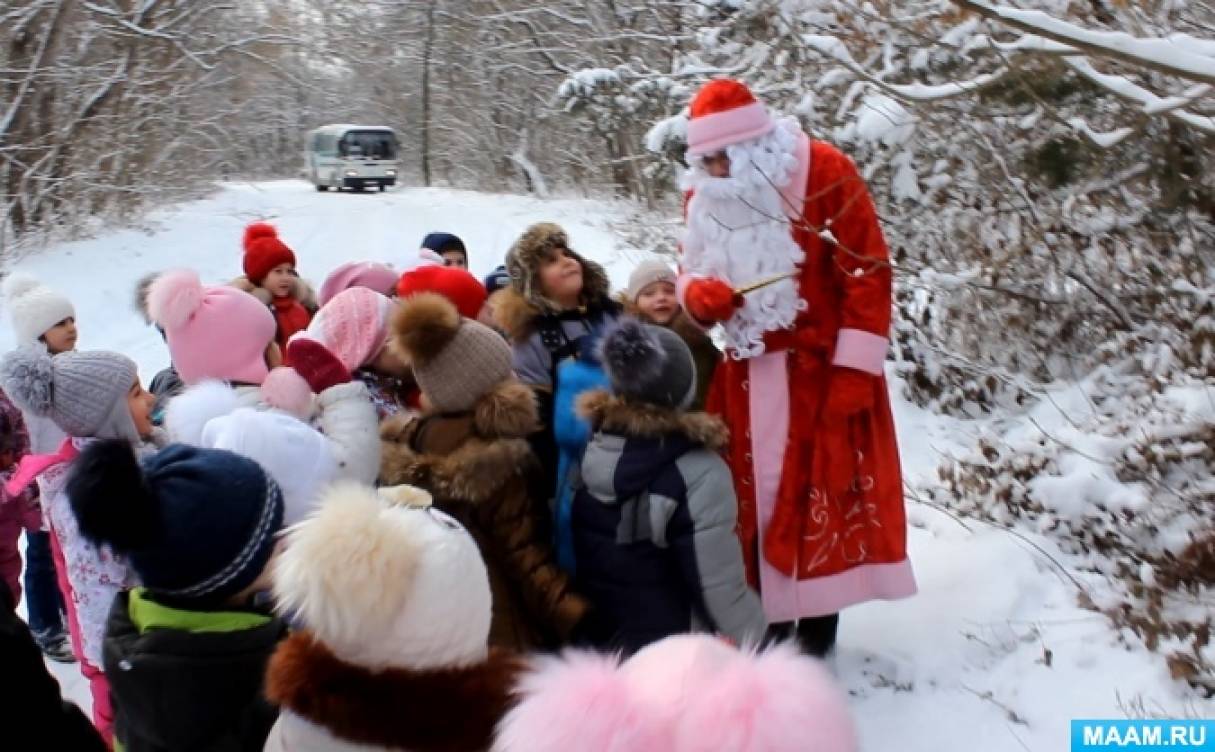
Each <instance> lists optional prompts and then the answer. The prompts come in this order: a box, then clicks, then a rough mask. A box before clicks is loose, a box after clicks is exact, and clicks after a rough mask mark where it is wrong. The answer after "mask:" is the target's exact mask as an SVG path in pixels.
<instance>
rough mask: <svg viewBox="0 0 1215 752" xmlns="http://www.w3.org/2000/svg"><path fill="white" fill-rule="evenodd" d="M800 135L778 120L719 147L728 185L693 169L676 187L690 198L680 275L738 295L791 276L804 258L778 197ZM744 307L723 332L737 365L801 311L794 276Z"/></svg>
mask: <svg viewBox="0 0 1215 752" xmlns="http://www.w3.org/2000/svg"><path fill="white" fill-rule="evenodd" d="M800 135H801V131H800V129H799V128H798V126H797V124H796V121H793V120H792V119H783V120H781V121H778V123H777V126H776V128H774V129H773V130H772V131H771V132H770V133H768V134H767V135H765V136H761V137H760V138H758V139H753V140H751V141H746V142H743V143H741V144H736V145H733V146H728V147H726V153H727V155H728V156H729V157H730V177H727V178H715V177H712V176H710V175H709V174H708V173H707V172H705V171H704V168H703V167H702V166H701V165H699V164H695V165H694V166H693V168H692V169H691V170H690V171H689V172H688V174H687V175H686V176H685V179H684V181H683V187H684V188H685V189H691V190H693V191H694V193H693V195H692V200H691V201H690V202H689V204H688V220H687V225H688V227H687V232H686V233H685V235H684V240H683V266H684V271H685V273H687V274H689V275H691V276H693V277H714V278H717V279H720V280H722V281H724V282H725V283H727V284H729V285H730V286H731V287H734V288H739V287H745V286H747V285H749V284H752V283H755V282H759V281H762V280H765V279H769V278H771V277H776V276H779V275H782V274H789V273H791V272H796V271H797V270H798V268H799V265H800V264H801V262H802V261H803V260H804V259H805V252H803V251H802V249H801V247H800V246H799V245H798V244H797V243H796V242H795V241H794V240H793V235H792V234H791V228H790V222H789V217H788V215H787V214H786V211H785V210H786V206H785V198H784V197H783V196H782V195H781V192H780V189H781V188H784V187H786V186H787V185H788V184H789V182H790V181H791V179H792V177H793V175H794V174H795V173H796V170H797V158H796V156H795V155H794V151H795V149H796V146H797V139H798V137H800ZM797 209H798V210H799V211H800V209H801V207H797ZM746 301H747V302H746V305H744V306H743V307H742V308H739V309H738V310H737V311H735V313H734V316H732V317H731V318H730V319H729V320H728V321H726V322H725V323H724V324H723V327H724V329H725V335H726V344H727V345H728V346H729V348H730V350H731V356H732V357H734V358H735V359H738V360H743V359H746V358H752V357H755V356H757V355H762V354H763V352H764V349H765V348H764V340H763V337H764V333H765V332H770V331H778V330H781V329H788V328H789V327H791V326H792V325H793V322H794V320H795V319H796V318H797V314H798V312H799V311H803V310H805V309H806V307H807V303H806V301H805V300H803V299H802V298H801V296H800V294H799V292H798V278H797V276H794V277H792V278H789V279H782V280H781V281H779V282H776V283H774V284H771V285H768V286H767V287H764V288H762V289H759V290H756V291H754V292H751V293H748V294H747V295H746Z"/></svg>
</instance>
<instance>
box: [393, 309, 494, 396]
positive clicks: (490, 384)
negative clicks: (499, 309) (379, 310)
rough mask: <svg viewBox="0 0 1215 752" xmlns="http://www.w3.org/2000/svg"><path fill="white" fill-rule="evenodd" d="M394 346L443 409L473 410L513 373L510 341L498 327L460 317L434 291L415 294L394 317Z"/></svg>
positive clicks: (426, 391) (418, 380) (429, 394)
mask: <svg viewBox="0 0 1215 752" xmlns="http://www.w3.org/2000/svg"><path fill="white" fill-rule="evenodd" d="M390 346H391V347H393V348H395V349H396V350H397V352H399V353H400V354H401V355H402V356H403V357H404V358H405V360H406V361H407V362H408V363H409V364H410V366H411V367H412V368H413V375H414V378H415V379H417V382H418V386H419V387H420V388H421V389H422V394H424V395H426V399H427V400H429V402H430V404H431V405H432V406H433V407H434V408H435V409H436V410H439V411H441V412H463V411H465V410H471V409H472V408H473V406H474V405H475V404H476V403H477V400H479V399H481V397H482V396H484V395H485V394H486V393H487V392H489V391H490V390H491V389H493V388H494V387H496V386H498V385H499V384H501V383H502V382H504V381H507V380H509V379H511V378H513V377H514V371H513V369H512V357H511V349H510V345H508V344H507V343H506V340H504V339H503V338H502V335H501V334H498V333H497V332H495V331H494V330H493V329H490V328H489V327H488V326H485V325H484V324H480V323H478V322H476V321H473V320H472V319H465V318H461V317H460V314H459V312H458V311H457V310H456V307H455V306H454V305H452V304H451V302H450V301H448V300H447V299H446V298H444V297H442V296H440V295H436V294H435V293H425V292H424V293H418V294H417V295H412V296H410V297H409V298H408V299H406V300H405V301H404V302H402V303H401V305H400V307H398V308H397V312H396V313H395V314H394V315H393V318H392V339H391V340H390Z"/></svg>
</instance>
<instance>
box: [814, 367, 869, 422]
mask: <svg viewBox="0 0 1215 752" xmlns="http://www.w3.org/2000/svg"><path fill="white" fill-rule="evenodd" d="M876 378H877V377H875V376H873V375H872V374H868V373H865V372H864V371H858V370H856V369H855V368H847V367H845V366H835V367H834V368H832V369H831V380H830V382H828V384H827V401H826V402H825V403H824V404H823V421H824V422H825V423H843V422H844V421H846V420H847V419H848V418H850V417H852V416H853V415H856V414H857V413H859V412H861V411H863V410H868V409H869V408H871V407H873V391H874V389H876V388H877V384H875V383H874V380H875V379H876Z"/></svg>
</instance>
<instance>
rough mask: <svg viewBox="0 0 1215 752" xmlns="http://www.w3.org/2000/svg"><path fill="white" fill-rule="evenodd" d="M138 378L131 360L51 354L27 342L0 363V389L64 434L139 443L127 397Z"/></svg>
mask: <svg viewBox="0 0 1215 752" xmlns="http://www.w3.org/2000/svg"><path fill="white" fill-rule="evenodd" d="M138 377H139V371H138V369H137V368H136V367H135V361H133V360H131V359H130V358H128V357H126V356H125V355H119V354H118V353H114V352H105V351H100V350H94V351H91V352H80V351H72V352H65V353H60V354H59V355H55V356H51V355H50V354H48V353H47V351H46V348H44V347H42V346H41V345H30V346H27V347H21V348H18V349H16V350H14V351H12V352H10V353H9V354H8V355H5V356H4V361H3V362H2V363H0V387H3V389H4V392H5V393H6V394H8V395H9V397H11V398H12V400H13V402H15V403H16V404H17V406H18V407H20V408H21V409H22V410H26V411H27V412H30V413H33V414H34V415H40V416H45V417H48V418H50V419H51V420H52V421H54V422H55V425H57V426H59V427H60V428H61V429H63V431H64V432H66V433H67V434H68V435H69V436H79V437H89V438H99V439H128V440H131V441H138V440H139V433H138V431H136V429H135V422H134V421H133V420H132V419H131V411H130V409H129V408H128V407H127V401H126V396H127V393H128V392H129V391H130V390H131V386H132V385H133V384H134V383H135V380H136V379H137V378H138Z"/></svg>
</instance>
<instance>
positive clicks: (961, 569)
mask: <svg viewBox="0 0 1215 752" xmlns="http://www.w3.org/2000/svg"><path fill="white" fill-rule="evenodd" d="M622 216H623V215H622V214H621V213H620V210H619V209H617V208H616V207H614V206H613V205H611V204H603V203H597V202H591V201H543V202H542V201H539V200H535V199H531V198H522V197H516V196H503V195H491V194H482V193H473V192H467V191H452V190H440V189H402V190H398V191H395V192H389V193H386V194H377V193H369V194H340V195H336V194H333V193H324V194H318V193H316V192H314V191H313V189H312V188H311V186H310V185H308V184H307V183H303V182H298V181H281V182H265V183H254V184H249V183H233V184H227V185H224V186H222V188H221V189H220V190H219V191H218V192H217V193H216V194H215V195H213V196H212V197H211V198H208V199H206V200H202V201H196V202H192V203H189V204H186V205H183V206H180V207H177V208H174V209H172V210H167V211H162V212H159V213H157V214H155V215H153V216H152V217H150V218H149V219H148V220H147V222H146V229H145V230H121V231H116V232H112V233H108V234H104V235H102V236H100V237H98V238H96V239H93V240H88V241H82V242H75V243H67V244H63V245H59V246H56V247H54V248H50V249H47V250H45V251H43V252H40V253H37V254H32V255H30V256H29V257H27V258H24V259H22V260H20V261H18V262H17V263H16V264H15V265H14V267H15V268H18V269H20V270H22V271H25V272H29V273H32V274H34V275H36V276H38V277H40V278H41V279H43V280H44V281H46V282H48V283H49V284H51V285H53V286H54V287H56V288H58V289H60V290H62V291H64V292H66V293H68V294H69V295H70V296H71V297H72V298H73V300H74V301H75V303H76V308H77V313H78V320H79V326H80V332H81V335H80V347H81V348H86V349H99V348H108V349H115V350H118V351H120V352H124V353H127V354H128V355H130V356H131V357H133V358H134V359H135V360H136V361H137V362H138V363H139V365H140V370H141V373H142V374H143V376H144V377H145V379H146V378H150V377H151V376H152V374H153V373H155V371H156V370H158V369H159V368H161V367H163V366H164V365H165V364H166V362H167V357H168V356H167V352H166V351H165V349H164V346H163V344H162V343H161V341H160V338H159V336H158V335H157V334H156V332H155V330H153V329H152V328H150V327H147V326H145V325H144V324H143V322H142V320H141V319H140V317H139V315H138V314H137V313H136V312H135V310H134V307H133V302H132V301H133V286H134V283H135V280H136V279H138V278H139V277H140V276H141V275H142V274H144V273H147V272H150V271H155V270H161V269H168V268H172V267H175V266H190V267H193V268H195V269H197V270H199V272H200V273H201V274H202V275H203V278H204V280H206V281H211V282H217V283H218V282H222V281H225V280H227V279H230V278H232V277H234V276H236V275H238V274H239V273H240V259H241V255H240V244H239V239H240V235H241V230H242V229H243V227H244V225H245V224H246V223H248V222H249V221H252V220H254V219H268V220H270V221H272V222H274V223H275V224H277V225H278V227H279V231H280V234H281V235H282V236H283V237H284V239H285V240H286V241H287V243H288V244H289V245H291V247H292V248H294V249H295V251H296V254H297V257H298V259H299V269H300V271H301V273H302V274H303V275H304V276H305V277H306V278H308V279H310V280H312V281H314V282H315V283H317V284H319V283H320V281H321V280H322V279H323V278H324V275H325V274H326V273H327V272H328V271H329V270H330V269H332V268H333V267H334V266H336V265H337V264H339V263H341V262H343V261H348V260H380V261H386V262H389V263H394V262H395V263H397V264H400V263H402V262H404V261H405V260H406V259H407V258H409V257H411V256H412V255H413V254H414V253H415V252H416V249H417V246H418V243H419V242H420V240H421V238H422V237H423V235H425V234H426V233H427V232H430V231H433V230H448V231H452V232H455V233H457V234H458V235H460V236H461V237H462V238H464V240H465V243H466V244H467V245H468V248H469V255H470V260H471V265H472V270H473V272H475V273H476V274H478V275H483V274H485V273H487V272H489V271H490V270H491V269H492V268H493V267H494V266H495V265H497V264H498V263H500V262H501V259H502V255H503V254H504V252H505V251H506V249H507V248H508V247H509V246H510V243H511V242H512V241H513V239H514V238H515V237H517V236H518V234H519V233H520V232H521V231H522V230H523V228H525V227H526V226H527V225H529V224H531V223H532V222H536V221H541V220H549V221H555V222H558V223H560V224H562V225H563V226H564V227H565V228H566V229H567V231H568V232H569V234H570V237H571V240H572V244H573V245H574V247H575V248H576V249H577V250H579V251H581V252H583V253H585V254H587V255H588V256H590V257H592V258H595V259H597V260H599V261H600V262H602V263H604V264H605V265H606V266H607V268H608V270H609V272H610V274H611V277H612V280H613V282H614V283H615V284H616V285H617V286H623V284H624V282H625V280H626V278H627V276H628V272H629V270H630V269H631V267H632V265H633V264H634V263H636V261H637V260H639V258H641V257H643V256H644V254H642V253H639V252H637V251H635V250H629V249H623V248H621V247H620V246H619V245H618V241H617V239H616V238H615V237H614V235H613V234H612V232H611V231H610V230H609V229H607V228H608V226H609V220H612V219H615V220H617V221H619V219H620V218H621V217H622ZM11 343H12V335H11V332H10V331H9V330H8V325H7V322H4V323H3V324H0V347H3V348H4V349H7V348H8V347H9V346H10V345H11ZM892 390H893V391H894V392H895V410H896V420H897V422H898V428H899V433H900V438H901V446H902V452H903V462H904V473H905V477H906V480H907V484H908V487H909V502H908V517H909V520H910V523H911V531H910V548H911V557H912V560H913V562H914V564H915V567H916V573H917V576H918V579H919V583H920V589H921V592H920V594H919V595H918V596H917V597H915V598H913V599H909V600H906V601H901V602H896V603H877V604H870V605H866V606H863V607H859V608H854V609H851V610H849V611H847V612H846V613H845V614H844V615H843V618H842V622H841V627H840V630H841V631H840V634H841V638H840V650H839V655H838V659H837V671H838V674H839V677H840V680H841V682H843V684H844V685H845V686H846V687H847V688H848V690H849V691H850V693H851V694H852V696H853V700H854V711H855V714H856V719H857V721H858V724H859V726H860V728H861V733H862V739H863V745H864V747H863V748H864V749H865V750H874V751H877V750H883V751H885V750H901V752H918V751H920V750H923V751H924V752H929V751H931V752H950V751H952V750H974V749H982V750H988V751H990V752H1001V751H1003V750H1010V751H1016V750H1027V749H1028V750H1045V751H1049V750H1061V749H1066V748H1067V745H1068V739H1069V728H1068V721H1069V720H1070V719H1073V718H1119V717H1126V716H1127V715H1128V714H1142V713H1145V712H1146V713H1148V714H1152V715H1160V716H1165V717H1169V716H1172V717H1178V716H1191V717H1193V716H1197V717H1211V716H1213V715H1215V712H1212V711H1213V709H1212V707H1211V706H1210V704H1199V703H1200V701H1198V700H1195V699H1193V696H1192V694H1190V693H1189V692H1188V690H1187V689H1186V687H1185V686H1184V685H1183V684H1181V683H1178V682H1174V681H1173V680H1171V679H1170V677H1169V676H1168V671H1167V669H1166V667H1165V663H1164V661H1163V660H1161V659H1160V658H1159V657H1158V656H1154V655H1151V654H1149V653H1148V652H1146V650H1144V649H1142V648H1139V647H1134V648H1127V647H1125V646H1124V645H1123V644H1122V643H1121V642H1120V641H1119V640H1118V639H1117V635H1116V634H1115V633H1114V632H1113V631H1112V629H1111V628H1110V626H1109V625H1108V622H1107V621H1106V620H1105V618H1104V617H1102V616H1100V615H1098V614H1095V613H1093V612H1091V611H1085V610H1083V609H1081V608H1079V607H1078V606H1077V604H1076V590H1075V587H1074V585H1073V584H1072V582H1071V580H1070V579H1069V577H1068V576H1067V574H1065V573H1064V572H1062V571H1060V566H1064V567H1066V566H1067V558H1066V557H1065V556H1063V555H1061V554H1059V553H1058V552H1057V551H1055V550H1054V549H1053V547H1052V545H1051V544H1050V543H1049V542H1048V541H1046V540H1045V539H1042V538H1040V537H1037V536H1034V535H1032V534H1030V533H1026V534H1025V537H1019V536H1016V535H1013V534H1010V533H1008V532H1006V531H1003V530H998V529H995V528H992V527H990V526H986V525H984V524H983V523H980V522H975V521H970V520H966V521H960V520H957V519H955V518H953V517H952V516H950V515H949V514H948V513H946V512H945V511H942V510H940V509H938V508H936V507H933V506H929V505H927V504H923V503H919V502H917V501H915V500H914V499H915V497H916V496H917V494H916V491H917V490H918V489H923V488H927V487H930V486H931V485H932V484H934V483H936V482H937V480H936V478H937V476H936V468H937V464H938V462H939V460H940V459H941V457H942V456H943V455H945V454H951V453H955V452H960V451H963V450H964V449H965V448H966V447H968V446H969V445H971V444H972V443H973V436H974V435H975V434H976V433H977V432H978V430H979V427H978V426H976V425H974V424H970V423H967V422H965V421H958V420H954V419H950V418H942V417H940V416H936V415H932V414H929V413H927V412H925V411H923V410H921V409H919V408H917V407H915V406H914V405H911V404H908V403H906V402H905V401H903V400H902V399H901V398H899V396H898V395H899V394H900V392H901V390H900V389H899V388H898V384H897V383H892ZM1071 574H1072V576H1077V575H1076V574H1075V573H1074V572H1073V573H1071ZM1131 644H1136V643H1134V642H1133V641H1132V642H1131ZM53 669H54V671H55V673H56V675H57V676H59V677H60V680H61V682H62V683H63V684H64V686H65V689H66V691H67V694H68V695H69V696H70V697H71V698H72V699H74V700H76V701H77V702H79V703H81V704H82V705H85V706H86V707H87V705H88V702H89V700H88V689H87V686H86V684H85V683H84V681H83V680H82V679H81V678H80V676H79V673H78V672H77V671H76V669H75V667H74V666H67V667H64V666H58V665H56V666H53Z"/></svg>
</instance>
